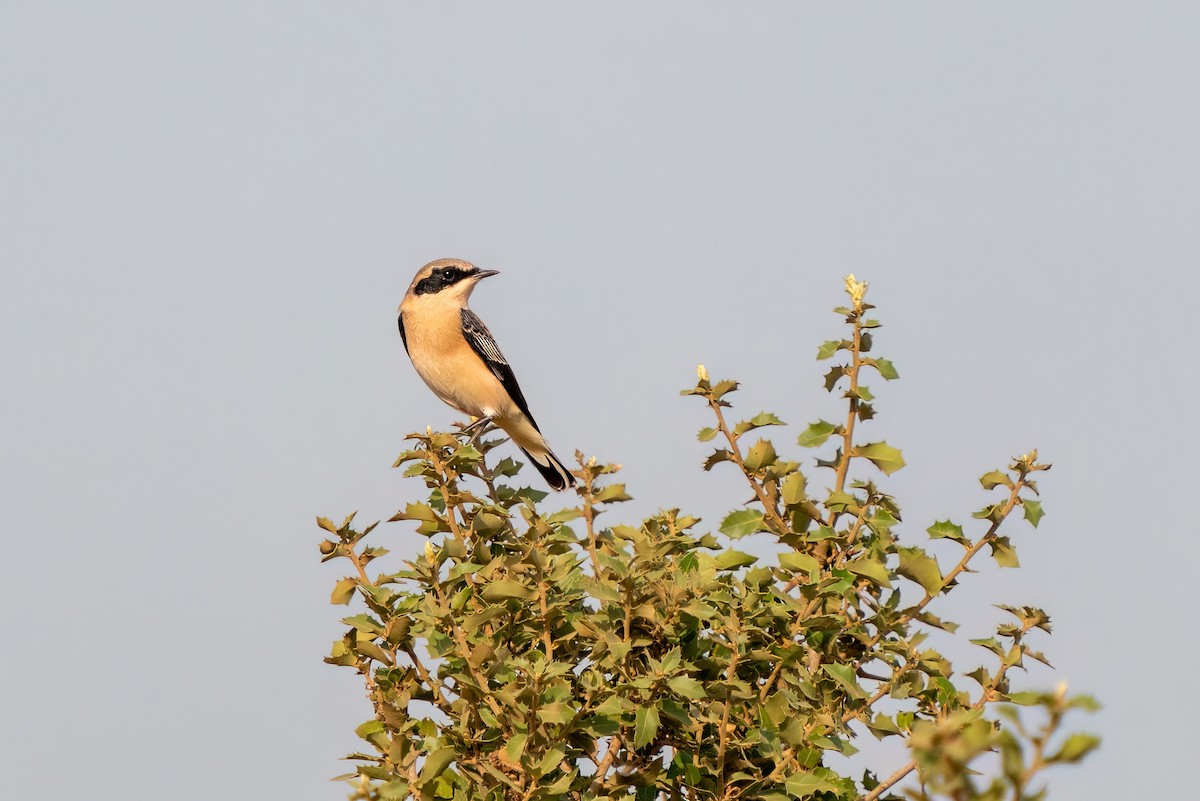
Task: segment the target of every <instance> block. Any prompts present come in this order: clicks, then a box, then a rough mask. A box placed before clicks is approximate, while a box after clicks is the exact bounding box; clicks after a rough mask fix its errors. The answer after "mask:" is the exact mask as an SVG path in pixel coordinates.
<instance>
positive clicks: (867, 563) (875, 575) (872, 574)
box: [846, 556, 892, 587]
mask: <svg viewBox="0 0 1200 801" xmlns="http://www.w3.org/2000/svg"><path fill="white" fill-rule="evenodd" d="M846 569H847V570H849V571H850V572H851V573H853V574H855V575H856V576H865V577H867V578H869V579H870V580H871V581H873V582H875V583H876V584H878V585H880V586H881V587H890V586H892V582H891V579H890V577H889V576H888V570H887V567H886V566H884V565H883V564H882V563H880V562H879V561H878V560H877V559H874V558H872V557H870V556H860V557H859V558H858V559H855V560H853V561H851V562H847V563H846Z"/></svg>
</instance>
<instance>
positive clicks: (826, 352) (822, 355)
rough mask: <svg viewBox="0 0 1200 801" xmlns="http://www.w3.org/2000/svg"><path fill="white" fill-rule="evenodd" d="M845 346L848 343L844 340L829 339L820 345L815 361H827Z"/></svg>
mask: <svg viewBox="0 0 1200 801" xmlns="http://www.w3.org/2000/svg"><path fill="white" fill-rule="evenodd" d="M847 344H848V343H847V342H846V341H845V340H841V339H831V340H829V341H827V342H825V343H824V344H822V345H821V347H819V348H817V361H822V360H824V359H828V358H829V357H830V356H832V355H833V354H835V353H837V352H838V351H839V350H841V349H842V348H844V347H845V346H846V345H847Z"/></svg>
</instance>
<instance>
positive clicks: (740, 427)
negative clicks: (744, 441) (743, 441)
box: [733, 412, 787, 434]
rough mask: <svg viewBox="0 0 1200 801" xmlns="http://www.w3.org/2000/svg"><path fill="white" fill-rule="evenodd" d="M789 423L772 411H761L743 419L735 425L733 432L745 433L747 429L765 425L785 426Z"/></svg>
mask: <svg viewBox="0 0 1200 801" xmlns="http://www.w3.org/2000/svg"><path fill="white" fill-rule="evenodd" d="M785 425H787V423H785V422H783V421H782V420H780V419H779V418H778V417H776V416H775V415H773V414H771V413H770V412H759V413H758V414H756V415H754V416H753V417H751V418H750V419H749V420H743V421H742V422H740V423H738V424H737V425H736V426H734V427H733V433H735V434H745V433H746V432H747V431H753V430H754V429H756V428H762V427H763V426H785Z"/></svg>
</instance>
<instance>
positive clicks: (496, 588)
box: [482, 579, 537, 603]
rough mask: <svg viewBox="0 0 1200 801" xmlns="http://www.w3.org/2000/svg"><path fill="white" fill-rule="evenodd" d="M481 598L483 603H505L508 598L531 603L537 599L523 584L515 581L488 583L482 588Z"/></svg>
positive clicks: (535, 594)
mask: <svg viewBox="0 0 1200 801" xmlns="http://www.w3.org/2000/svg"><path fill="white" fill-rule="evenodd" d="M482 595H483V598H484V600H485V601H491V602H493V603H495V602H496V601H506V600H508V599H509V598H516V599H518V600H521V601H532V600H533V599H534V598H536V597H537V592H536V591H535V590H533V589H531V588H529V587H526V586H525V585H524V584H521V583H520V582H517V581H511V580H507V579H505V580H501V581H491V582H488V584H487V586H485V587H484V588H483V593H482Z"/></svg>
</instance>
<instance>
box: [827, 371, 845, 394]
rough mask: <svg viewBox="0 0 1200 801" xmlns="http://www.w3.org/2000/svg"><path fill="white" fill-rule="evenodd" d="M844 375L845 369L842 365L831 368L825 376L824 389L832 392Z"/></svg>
mask: <svg viewBox="0 0 1200 801" xmlns="http://www.w3.org/2000/svg"><path fill="white" fill-rule="evenodd" d="M845 374H846V368H845V367H843V366H842V365H840V364H839V365H838V366H837V367H831V368H830V369H829V372H828V373H826V374H825V389H826V390H827V391H829V392H833V388H834V387H836V386H837V382H838V381H840V380H841V379H842V376H844V375H845Z"/></svg>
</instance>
